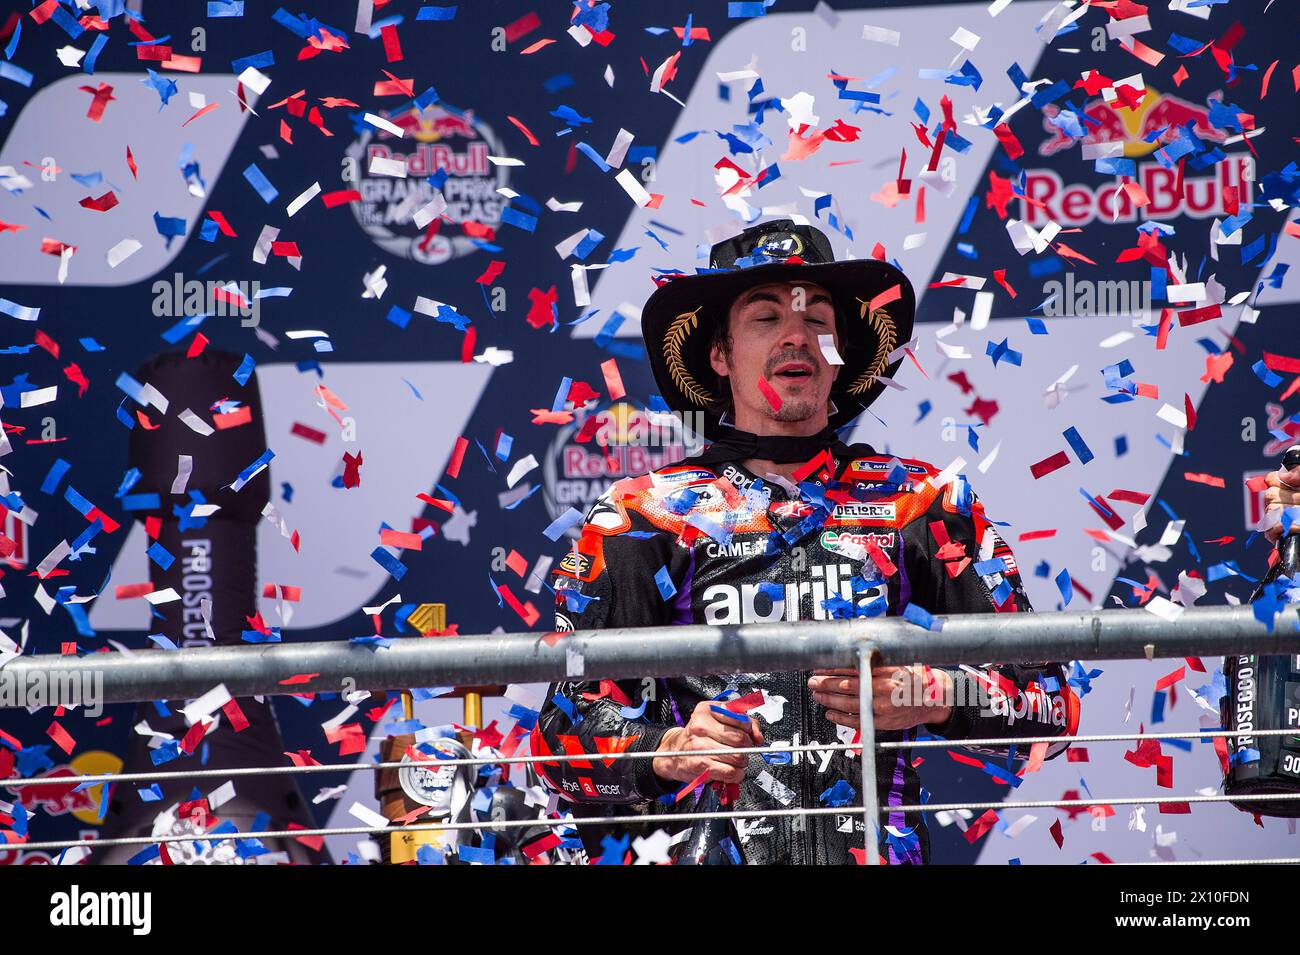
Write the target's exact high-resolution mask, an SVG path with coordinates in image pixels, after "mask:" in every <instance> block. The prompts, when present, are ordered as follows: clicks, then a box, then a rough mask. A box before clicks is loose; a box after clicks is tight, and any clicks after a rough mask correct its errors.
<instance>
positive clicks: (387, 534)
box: [379, 527, 522, 576]
mask: <svg viewBox="0 0 1300 955" xmlns="http://www.w3.org/2000/svg"><path fill="white" fill-rule="evenodd" d="M379 543H380V544H382V545H383V546H385V547H398V548H401V549H403V550H422V549H423V547H424V538H423V537H421V536H420V535H419V534H408V533H406V532H405V531H395V530H393V529H392V528H389V527H385V528H384V529H383V530H381V531H380V532H379ZM520 576H522V574H521V575H520Z"/></svg>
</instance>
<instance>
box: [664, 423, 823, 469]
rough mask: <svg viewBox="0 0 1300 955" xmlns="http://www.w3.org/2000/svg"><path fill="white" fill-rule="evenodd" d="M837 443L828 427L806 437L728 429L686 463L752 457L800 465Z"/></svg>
mask: <svg viewBox="0 0 1300 955" xmlns="http://www.w3.org/2000/svg"><path fill="white" fill-rule="evenodd" d="M839 444H840V440H839V438H838V437H837V436H836V434H835V430H834V429H833V428H831V427H830V426H829V425H828V426H827V427H825V428H823V429H822V430H821V431H819V432H817V433H816V434H807V435H786V434H779V435H778V434H754V433H753V432H752V431H741V430H740V429H739V428H728V429H727V430H726V432H725V433H724V434H723V435H722V437H720V438H718V439H717V440H716V441H714V442H713V443H712V444H711V445H709V446H708V447H707V448H705V449H704V451H702V452H701V453H700V454H698V455H696V456H695V457H694V458H691V459H689V460H690V461H691V462H692V463H697V464H717V463H721V462H723V461H744V460H748V459H750V458H754V459H757V460H760V461H771V462H773V463H774V464H802V463H803V462H805V461H808V460H810V459H811V458H813V457H815V456H816V455H818V454H820V453H821V452H822V451H824V450H825V449H827V448H834V447H836V446H837V445H839Z"/></svg>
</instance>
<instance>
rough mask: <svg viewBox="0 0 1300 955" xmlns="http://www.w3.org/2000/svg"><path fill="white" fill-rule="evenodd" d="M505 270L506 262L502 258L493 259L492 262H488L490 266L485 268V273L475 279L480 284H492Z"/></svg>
mask: <svg viewBox="0 0 1300 955" xmlns="http://www.w3.org/2000/svg"><path fill="white" fill-rule="evenodd" d="M505 270H506V264H505V262H503V261H502V260H501V259H493V260H492V261H491V262H489V263H488V267H487V268H486V269H484V270H483V274H482V275H480V276H479V277H478V278H477V279H475V280H474V281H475V282H477V283H478V284H479V285H491V284H492V283H493V282H495V281H496V280H497V276H499V275H500V274H501V273H502V272H504V271H505Z"/></svg>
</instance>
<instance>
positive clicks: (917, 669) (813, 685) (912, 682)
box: [808, 664, 953, 730]
mask: <svg viewBox="0 0 1300 955" xmlns="http://www.w3.org/2000/svg"><path fill="white" fill-rule="evenodd" d="M808 687H809V689H811V690H812V691H813V692H812V698H813V699H814V700H816V701H817V702H818V703H820V704H821V705H822V706H824V707H826V718H827V719H829V720H830V721H831V722H832V723H835V724H836V725H837V726H848V727H851V728H852V729H860V728H861V727H860V725H859V723H858V714H859V713H860V712H861V708H860V706H859V702H858V690H859V689H860V683H859V680H858V671H857V670H848V669H845V670H814V671H813V675H812V678H811V679H809V681H808ZM918 689H919V690H920V691H921V693H920V698H919V699H915V697H916V696H917V692H916V691H917V690H918ZM952 690H953V685H952V676H951V675H950V674H949V673H948V672H947V671H946V670H934V669H930V668H928V667H923V666H920V665H919V664H918V665H915V666H910V667H873V668H872V670H871V698H872V705H871V711H872V715H873V716H874V718H875V724H876V729H878V730H903V729H909V728H911V727H913V726H920V725H921V724H923V723H929V724H939V723H946V722H947V721H948V719H949V717H951V716H952V707H951V706H947V705H944V704H942V703H940V704H938V705H930V706H927V705H926V704H925V701H926V700H947V699H951V698H952ZM896 697H897V698H898V699H900V700H901V701H902V702H895V699H896Z"/></svg>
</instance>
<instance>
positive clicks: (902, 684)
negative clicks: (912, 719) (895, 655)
mask: <svg viewBox="0 0 1300 955" xmlns="http://www.w3.org/2000/svg"><path fill="white" fill-rule="evenodd" d="M889 701H890V703H892V704H893V705H894V706H899V707H911V706H927V707H937V706H951V707H958V708H962V707H978V708H979V710H980V713H981V715H983V716H1001V717H1003V718H1005V719H1006V721H1007V725H1008V726H1013V725H1015V723H1016V722H1018V721H1020V720H1030V721H1032V722H1036V723H1044V724H1047V725H1048V726H1065V725H1066V723H1067V720H1068V713H1067V712H1066V700H1065V697H1064V695H1063V694H1059V693H1058V694H1049V693H1048V692H1047V691H1046V690H1044V689H1043V688H1042V687H1041V686H1038V685H1031V686H1030V687H1027V688H1021V687H1015V686H1006V687H1005V688H1003V687H1001V686H997V685H985V682H984V681H983V680H980V679H974V678H964V677H962V676H961V675H958V676H957V677H956V678H954V679H952V680H950V681H948V680H942V681H941V680H939V679H937V678H935V676H934V674H933V673H930V674H928V679H925V678H922V677H921V676H919V675H917V676H914V677H913V678H912V679H907V678H906V677H901V678H898V679H895V680H894V681H893V685H892V686H891V687H890V691H889Z"/></svg>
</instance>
